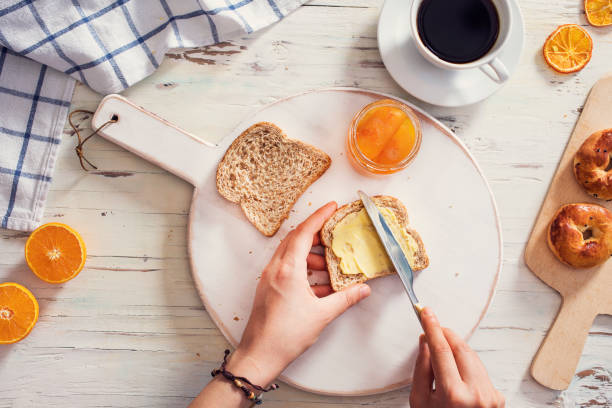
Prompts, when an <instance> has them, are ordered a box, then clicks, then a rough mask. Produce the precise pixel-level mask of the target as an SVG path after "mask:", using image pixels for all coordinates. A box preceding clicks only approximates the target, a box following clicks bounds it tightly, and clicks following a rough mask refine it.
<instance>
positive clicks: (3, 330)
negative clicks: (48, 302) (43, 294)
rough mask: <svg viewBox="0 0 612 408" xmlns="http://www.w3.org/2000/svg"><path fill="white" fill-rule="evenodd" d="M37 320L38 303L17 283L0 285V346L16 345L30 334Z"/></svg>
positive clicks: (30, 293)
mask: <svg viewBox="0 0 612 408" xmlns="http://www.w3.org/2000/svg"><path fill="white" fill-rule="evenodd" d="M37 320H38V302H37V301H36V298H35V297H34V295H32V292H30V291H29V290H28V289H27V288H25V287H23V286H21V285H19V284H18V283H12V282H7V283H2V284H0V344H10V343H16V342H18V341H19V340H21V339H23V338H24V337H25V336H27V335H28V334H30V332H31V331H32V328H33V327H34V325H35V324H36V321H37Z"/></svg>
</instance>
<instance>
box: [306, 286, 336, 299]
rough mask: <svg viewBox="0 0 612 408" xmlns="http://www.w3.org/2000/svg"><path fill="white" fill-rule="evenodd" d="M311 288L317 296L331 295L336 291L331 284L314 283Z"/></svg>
mask: <svg viewBox="0 0 612 408" xmlns="http://www.w3.org/2000/svg"><path fill="white" fill-rule="evenodd" d="M310 289H312V292H313V293H314V294H315V296H316V297H320V298H322V297H325V296H329V295H331V294H332V293H334V290H333V289H332V287H331V286H329V285H312V286H311V287H310Z"/></svg>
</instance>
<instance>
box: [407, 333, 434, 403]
mask: <svg viewBox="0 0 612 408" xmlns="http://www.w3.org/2000/svg"><path fill="white" fill-rule="evenodd" d="M433 381H434V373H433V369H432V368H431V352H430V351H429V346H428V345H427V341H426V340H425V335H421V337H420V338H419V355H418V357H417V361H416V364H415V366H414V375H413V376H412V390H411V391H410V401H411V403H412V404H413V405H418V406H422V407H424V406H427V404H426V402H427V400H428V399H429V394H430V393H431V391H432V387H433Z"/></svg>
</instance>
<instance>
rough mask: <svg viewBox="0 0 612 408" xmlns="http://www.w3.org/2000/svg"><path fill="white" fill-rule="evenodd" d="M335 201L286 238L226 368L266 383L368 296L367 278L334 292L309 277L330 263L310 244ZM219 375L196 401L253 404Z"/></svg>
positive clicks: (316, 238) (204, 404) (263, 279)
mask: <svg viewBox="0 0 612 408" xmlns="http://www.w3.org/2000/svg"><path fill="white" fill-rule="evenodd" d="M336 207H337V205H336V203H334V202H331V203H328V204H326V205H324V206H323V207H321V208H320V209H318V210H317V211H316V212H315V213H314V214H312V215H311V216H310V217H308V218H307V219H306V220H305V221H304V222H303V223H301V224H300V225H299V226H298V227H297V228H296V229H294V230H293V231H291V232H290V233H289V234H288V235H287V236H286V237H285V239H283V240H282V241H281V244H280V245H279V246H278V248H277V249H276V252H275V253H274V255H273V256H272V259H271V260H270V263H269V264H268V266H266V268H265V269H264V271H263V273H262V275H261V279H260V281H259V284H258V285H257V290H256V292H255V300H254V303H253V309H252V311H251V316H250V317H249V321H248V323H247V326H246V329H245V331H244V334H243V336H242V340H241V342H240V344H239V345H238V348H237V349H236V351H234V353H232V355H231V357H230V360H229V362H228V364H227V367H226V369H227V371H229V372H231V373H233V374H234V375H236V376H242V377H246V378H247V379H249V380H250V381H251V382H252V383H254V384H258V385H261V386H267V385H268V384H270V383H271V382H272V381H274V379H275V378H276V377H278V375H279V374H280V373H281V372H282V371H283V370H284V369H285V368H286V367H287V366H288V365H289V364H290V363H291V362H292V361H293V360H295V359H296V358H297V357H299V356H300V355H301V354H302V353H303V352H304V351H306V350H307V349H308V348H309V347H310V346H311V345H312V344H313V343H314V342H315V341H316V340H317V338H318V337H319V335H320V334H321V332H322V331H323V329H324V328H325V327H326V326H327V325H328V324H329V323H330V322H332V321H333V320H334V319H335V318H336V317H338V316H339V315H341V314H342V313H343V312H344V311H346V310H347V309H348V308H349V307H351V306H353V305H354V304H356V303H358V302H359V301H360V300H362V299H364V298H366V297H367V296H369V294H370V288H369V286H368V285H366V284H358V285H354V286H351V287H349V288H346V289H345V290H343V291H340V292H336V293H334V292H333V290H332V289H331V287H329V286H310V285H309V283H308V278H307V270H308V269H313V270H325V269H326V267H325V260H324V258H323V256H321V255H316V254H312V253H310V250H311V249H312V247H313V246H314V245H318V244H319V230H320V229H321V227H322V226H323V224H324V223H325V221H326V220H327V219H328V218H329V217H330V216H331V215H332V214H333V213H334V211H335V210H336ZM220 377H221V376H218V377H215V379H214V380H213V381H211V383H210V384H209V385H207V386H206V388H204V390H203V391H202V393H201V394H200V395H199V396H198V397H197V398H196V399H195V400H194V401H193V402H192V405H191V407H194V408H195V407H209V406H210V407H213V406H215V407H218V406H228V407H234V406H242V405H239V404H244V406H248V405H249V404H248V401H247V399H246V398H245V397H244V394H242V392H241V391H240V390H239V389H238V388H237V387H235V386H234V385H233V384H231V383H230V382H229V381H227V380H225V379H221V378H220ZM211 388H213V389H215V391H214V392H213V390H211ZM231 401H236V402H235V403H232V402H231ZM221 402H222V404H221Z"/></svg>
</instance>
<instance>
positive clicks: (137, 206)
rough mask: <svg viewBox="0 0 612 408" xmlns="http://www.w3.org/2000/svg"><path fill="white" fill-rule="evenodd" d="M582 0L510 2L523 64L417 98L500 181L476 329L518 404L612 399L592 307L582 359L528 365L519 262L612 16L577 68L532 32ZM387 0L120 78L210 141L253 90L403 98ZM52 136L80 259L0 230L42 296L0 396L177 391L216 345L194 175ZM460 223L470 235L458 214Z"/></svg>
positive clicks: (167, 394) (53, 399)
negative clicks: (48, 273)
mask: <svg viewBox="0 0 612 408" xmlns="http://www.w3.org/2000/svg"><path fill="white" fill-rule="evenodd" d="M553 3H554V5H553ZM581 3H582V2H581V1H578V0H563V1H558V2H550V1H549V0H523V1H521V2H520V5H521V8H522V12H523V15H524V17H525V26H526V38H525V40H526V42H525V45H526V46H525V50H524V52H523V56H522V61H521V66H520V68H519V70H518V71H517V72H516V74H515V75H514V76H513V77H512V78H511V80H510V81H509V83H508V84H507V86H506V87H504V88H503V89H502V90H501V91H500V92H498V93H497V94H495V95H493V96H492V97H491V98H489V99H488V100H486V101H484V102H482V103H479V104H477V105H474V106H469V107H464V108H456V109H442V108H437V107H433V106H428V105H426V104H423V103H420V102H418V101H415V102H416V103H418V104H419V105H420V106H422V107H423V108H425V109H427V110H428V111H429V112H431V113H432V114H434V115H435V116H436V117H438V118H440V119H441V120H442V121H443V122H445V123H446V124H448V125H449V126H450V127H451V128H452V129H453V130H454V131H455V132H456V133H457V134H458V136H459V137H460V138H461V139H462V140H463V141H464V142H465V143H466V144H467V145H468V147H469V148H470V149H471V151H472V153H473V154H474V155H475V156H476V158H477V160H478V161H479V162H480V165H481V166H482V168H483V169H484V171H485V174H486V176H487V177H488V180H489V182H490V183H491V186H492V188H493V190H494V193H495V195H496V198H497V203H498V206H499V209H500V212H501V217H502V225H503V232H504V241H505V245H504V256H505V258H504V267H503V271H502V275H501V279H500V282H499V286H498V290H497V294H496V296H495V298H494V300H493V304H492V306H491V308H490V310H489V313H488V315H487V316H486V318H485V319H484V320H483V322H482V324H481V325H480V328H479V330H478V331H477V332H476V333H475V335H474V336H473V337H472V339H471V341H470V344H471V346H472V347H473V348H474V349H475V350H476V351H477V352H478V353H479V355H480V357H481V358H482V360H483V361H484V363H485V365H486V367H487V369H488V370H489V373H490V375H491V377H492V379H493V382H494V383H495V384H496V386H497V387H499V388H500V390H501V391H502V392H503V393H504V394H505V395H506V396H507V399H508V401H509V406H512V407H538V406H545V405H550V406H555V407H573V406H581V407H582V406H607V407H610V406H612V380H611V379H610V376H609V375H608V376H606V375H598V376H597V377H598V378H594V376H593V375H590V376H589V375H588V374H589V372H588V371H585V370H589V369H591V368H592V367H602V368H603V369H602V370H607V371H608V372H610V371H612V317H609V316H600V317H598V318H597V319H596V321H595V324H594V325H593V328H592V329H591V333H590V335H589V339H588V341H587V344H586V347H585V349H584V353H583V357H582V359H581V361H580V365H579V368H578V369H579V371H582V373H581V375H580V376H578V377H577V380H578V381H577V382H575V383H574V384H573V385H572V387H571V388H570V389H569V390H568V391H566V392H564V393H558V392H553V391H551V390H548V389H546V388H543V387H541V386H539V385H538V384H537V383H535V382H534V381H533V379H532V378H531V377H530V375H529V374H528V368H529V364H530V363H531V359H532V357H533V355H534V353H535V351H536V350H537V348H538V346H539V344H540V342H541V340H542V338H543V337H544V335H545V333H546V331H547V330H548V327H549V325H550V324H551V322H552V319H553V318H554V316H555V314H556V312H557V309H558V307H559V302H560V298H559V296H558V295H557V294H556V293H555V292H554V291H553V290H552V289H550V288H549V287H547V286H546V285H545V284H543V283H542V282H541V281H539V280H538V279H537V278H536V277H535V276H534V275H533V274H532V273H531V272H530V271H529V270H528V269H527V268H526V266H525V263H524V261H523V250H524V246H525V242H526V240H527V237H528V235H529V232H530V230H531V227H532V223H533V221H534V219H535V217H536V215H537V212H538V209H539V206H540V204H541V201H542V199H543V197H544V194H545V192H546V189H547V188H548V184H549V182H550V179H551V177H552V175H553V173H554V171H555V168H556V165H557V162H558V160H559V158H560V156H561V153H562V151H563V149H564V146H565V143H566V141H567V139H568V137H569V135H570V133H571V130H572V127H573V125H574V123H575V120H576V118H577V117H578V114H579V112H580V109H581V106H582V104H583V103H584V100H585V97H586V94H587V92H588V90H589V89H590V87H591V86H592V85H593V83H594V82H595V81H596V80H597V79H598V78H599V77H601V76H602V75H603V74H605V73H607V72H608V71H609V70H610V69H611V67H610V64H609V61H610V60H612V29H593V28H587V29H588V30H589V32H590V33H591V35H592V36H593V39H594V42H595V50H594V53H593V59H592V61H591V62H590V64H589V65H588V66H587V67H586V68H585V69H584V70H583V71H582V72H580V73H578V74H575V75H568V76H561V75H557V74H555V73H554V72H552V71H551V70H550V69H549V68H548V67H547V66H546V65H545V64H544V62H543V60H542V58H541V56H540V50H541V45H542V42H543V41H544V39H545V38H546V36H547V35H548V34H549V33H550V32H551V31H552V30H553V29H554V28H555V27H556V26H557V25H559V24H562V23H579V24H582V25H586V20H585V17H584V14H583V11H582V5H581ZM381 5H382V1H379V0H317V1H314V2H311V3H310V4H308V5H306V6H304V7H302V8H300V9H299V10H297V11H296V12H295V13H293V14H292V15H290V16H289V17H287V18H286V19H285V20H284V21H282V22H281V23H279V24H277V25H275V26H273V27H271V28H268V29H266V30H263V31H261V32H258V33H256V34H254V35H252V36H249V37H245V38H239V39H236V40H235V41H232V42H231V43H226V44H222V45H218V46H214V47H208V48H203V49H199V50H191V51H175V52H172V53H171V54H169V58H167V59H166V60H165V62H164V64H162V66H161V67H160V69H159V71H158V72H157V73H156V74H155V75H153V76H151V77H150V78H147V79H146V80H144V81H142V82H141V83H140V84H138V85H136V86H134V87H133V88H131V89H130V90H129V91H126V92H125V93H124V94H125V95H126V96H127V97H129V98H131V99H132V100H134V101H135V102H137V103H138V104H141V105H143V106H144V107H146V108H147V109H150V110H152V111H154V112H156V113H158V114H160V115H162V116H164V117H166V118H167V119H169V120H171V121H173V122H176V123H178V124H180V125H181V126H182V127H184V128H186V129H188V130H190V131H192V132H194V133H195V134H198V135H201V136H202V137H203V138H205V139H208V140H211V141H216V140H218V139H219V138H220V137H222V136H223V135H225V134H227V133H228V132H229V130H230V129H231V128H232V127H233V125H234V124H236V123H237V122H238V121H239V120H240V119H241V118H242V117H243V116H244V115H245V114H247V113H249V112H252V111H254V110H255V109H257V108H258V107H260V106H262V105H264V104H267V103H269V102H271V101H274V100H276V99H278V98H282V97H284V96H287V95H290V94H293V93H296V92H300V91H304V90H308V89H313V88H319V87H329V86H358V87H363V88H369V89H374V90H378V91H382V92H389V93H393V94H395V95H398V96H400V97H405V98H408V99H409V100H413V101H414V99H413V98H411V97H410V96H409V95H408V94H406V93H405V92H404V91H403V90H401V89H400V88H399V87H398V86H397V85H396V84H395V83H394V82H393V80H392V79H391V78H390V76H389V75H388V73H387V72H386V70H385V68H384V66H383V65H382V63H381V60H380V56H379V53H378V50H377V46H376V24H377V17H378V13H379V10H380V7H381ZM100 99H101V95H98V94H95V93H93V92H92V91H90V90H88V89H87V88H85V87H84V86H82V85H79V86H77V88H76V91H75V94H74V98H73V108H85V109H94V108H95V107H96V106H97V103H98V101H99V100H100ZM81 126H82V127H85V128H86V127H88V126H89V122H88V121H87V120H85V121H83V122H82V124H81ZM63 139H64V141H63V143H62V145H61V151H60V157H59V161H58V163H57V168H56V172H55V176H54V181H53V184H52V186H51V191H50V194H49V200H48V203H47V210H46V214H45V221H60V222H65V223H68V224H70V225H72V226H73V227H75V228H76V229H77V230H79V231H80V232H81V233H82V234H83V237H84V239H85V241H86V243H87V246H88V253H89V258H88V261H87V264H86V267H85V270H84V271H83V272H82V273H81V274H80V275H79V277H78V278H76V279H75V280H74V281H71V282H68V283H66V284H63V285H60V286H53V285H50V284H45V283H43V282H41V281H39V280H38V279H37V278H36V277H35V276H34V275H33V274H32V273H31V272H30V271H29V270H28V268H27V266H26V265H25V263H24V260H23V246H24V243H25V240H26V237H27V234H23V233H19V232H14V231H6V230H1V231H0V234H1V235H2V241H1V242H2V244H1V246H0V251H1V252H0V253H1V255H2V256H1V260H0V279H1V280H2V281H7V280H11V281H17V282H20V283H22V284H24V285H26V286H27V287H29V288H30V289H31V290H32V291H33V292H34V294H35V295H36V297H37V298H38V300H39V302H40V319H39V322H38V324H37V326H36V327H35V329H34V330H33V332H32V333H31V334H30V336H29V337H28V338H27V339H26V340H24V341H22V342H21V343H19V344H16V345H13V346H2V347H1V348H0V407H30V406H61V407H93V406H113V407H124V406H125V407H128V406H129V407H134V406H146V407H169V406H172V407H182V406H186V405H187V404H188V402H189V401H190V400H191V399H192V398H193V397H194V396H195V395H196V394H197V393H198V392H199V391H200V389H201V388H202V386H203V385H204V384H205V383H206V382H207V381H208V380H209V378H210V374H209V373H210V370H211V369H212V368H213V367H215V366H217V364H218V362H219V359H220V358H221V356H222V351H223V349H224V348H225V347H226V345H227V344H226V341H225V340H224V338H223V337H222V336H221V334H220V333H219V331H218V330H217V328H216V327H215V326H214V324H213V323H212V322H211V320H210V318H209V317H208V315H207V313H206V311H205V310H204V308H203V307H202V303H201V302H200V299H199V298H198V296H197V293H196V290H195V288H194V286H193V282H192V279H191V275H190V271H189V264H188V259H187V250H186V223H187V213H188V209H189V204H190V200H191V188H190V187H189V185H187V183H185V182H183V181H181V180H179V179H178V178H176V177H173V176H172V175H169V174H168V173H166V172H165V171H162V170H161V169H159V168H157V167H155V166H153V165H151V164H149V163H147V162H145V161H143V160H141V159H139V158H137V157H136V156H134V155H132V154H130V153H127V152H125V151H123V150H122V149H120V148H118V147H117V146H115V145H113V144H111V143H108V142H106V141H104V140H102V139H100V138H97V139H94V140H92V141H91V143H90V144H89V145H88V146H87V147H86V151H87V155H88V158H89V159H90V160H91V161H92V162H94V163H96V164H97V165H98V166H99V167H100V171H99V172H90V173H84V172H83V171H82V170H81V169H80V167H79V164H78V160H77V159H76V156H75V155H74V145H75V136H74V135H73V134H72V132H71V131H70V130H68V129H67V130H66V131H65V134H64V137H63ZM440 165H441V166H443V165H444V163H440ZM466 239H478V237H470V236H469V231H466ZM475 262H477V260H475ZM561 358H562V357H561ZM602 372H604V371H601V370H600V371H598V373H600V374H601V373H602ZM580 377H583V378H582V379H580ZM408 395H409V389H408V388H406V389H402V390H399V391H394V392H390V393H387V394H382V395H378V396H370V397H342V398H339V397H326V396H319V395H314V394H310V393H307V392H303V391H299V390H296V389H292V388H291V387H288V386H284V387H282V388H281V389H280V390H279V391H276V392H274V393H272V394H271V395H269V396H268V398H267V402H266V406H268V407H313V406H314V407H335V408H339V407H357V406H363V405H369V406H370V405H371V406H377V407H406V406H408Z"/></svg>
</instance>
